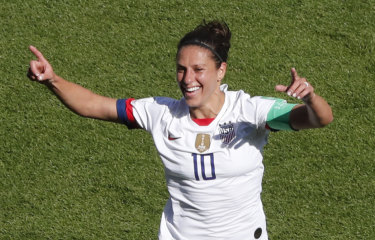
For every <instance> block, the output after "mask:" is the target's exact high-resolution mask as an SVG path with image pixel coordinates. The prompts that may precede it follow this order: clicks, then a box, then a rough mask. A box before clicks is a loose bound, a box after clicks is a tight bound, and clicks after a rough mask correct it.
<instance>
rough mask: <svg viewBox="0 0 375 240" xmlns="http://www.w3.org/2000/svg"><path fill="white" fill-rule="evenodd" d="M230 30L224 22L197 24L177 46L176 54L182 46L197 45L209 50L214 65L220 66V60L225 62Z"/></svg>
mask: <svg viewBox="0 0 375 240" xmlns="http://www.w3.org/2000/svg"><path fill="white" fill-rule="evenodd" d="M230 38H231V32H230V30H229V27H228V25H227V24H226V23H225V22H220V21H216V20H215V21H211V22H208V23H206V21H205V20H203V22H202V24H200V25H198V26H197V27H196V28H195V29H194V30H193V31H191V32H188V33H187V34H186V35H185V36H184V37H183V38H181V40H180V42H179V43H178V46H177V54H178V52H179V51H180V50H181V48H182V47H184V46H187V45H197V46H201V47H204V48H207V49H209V50H211V52H212V53H213V57H214V60H215V62H216V66H217V67H220V65H221V63H222V62H227V60H228V54H229V48H230Z"/></svg>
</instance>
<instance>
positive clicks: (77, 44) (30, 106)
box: [0, 0, 375, 239]
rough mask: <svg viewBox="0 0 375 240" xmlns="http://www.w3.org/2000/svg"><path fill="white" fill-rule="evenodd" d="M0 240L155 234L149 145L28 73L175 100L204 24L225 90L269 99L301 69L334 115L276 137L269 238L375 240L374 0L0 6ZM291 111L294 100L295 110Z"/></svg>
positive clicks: (158, 171)
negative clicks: (213, 38)
mask: <svg viewBox="0 0 375 240" xmlns="http://www.w3.org/2000/svg"><path fill="white" fill-rule="evenodd" d="M0 6H1V7H0V22H1V24H0V31H1V32H0V75H1V77H0V135H1V140H0V143H1V144H0V239H156V238H157V232H158V225H159V219H160V215H161V212H162V209H163V207H164V204H165V201H166V199H167V197H168V194H167V192H166V188H165V180H164V172H163V167H162V165H161V162H160V160H159V157H158V155H157V153H156V151H155V149H154V146H153V143H152V140H151V137H150V136H149V135H148V134H147V133H145V132H143V131H141V130H135V131H128V130H126V128H125V127H124V126H121V125H116V124H110V123H106V122H100V121H95V120H90V119H83V118H80V117H78V116H76V115H74V114H73V113H71V112H69V111H68V110H66V109H65V108H64V106H63V105H62V104H61V103H60V102H59V101H58V100H57V99H56V98H55V97H54V96H53V95H52V94H51V93H50V92H49V91H48V89H46V88H45V87H43V86H42V85H40V84H37V83H35V82H31V81H29V80H28V79H27V78H26V71H27V68H28V62H29V61H30V59H32V55H31V53H30V52H29V51H28V45H30V44H33V45H35V46H36V47H38V48H39V49H40V50H41V51H42V52H43V54H44V55H45V56H46V57H47V59H49V60H50V62H51V64H52V66H53V67H54V70H55V72H56V73H57V74H59V75H61V76H63V77H64V78H66V79H68V80H70V81H73V82H76V83H79V84H81V85H83V86H84V87H87V88H89V89H91V90H93V91H94V92H96V93H100V94H103V95H106V96H111V97H115V98H120V97H135V98H142V97H148V96H156V95H160V96H170V97H176V98H179V97H180V96H181V95H180V93H179V90H178V88H177V85H176V83H175V80H174V79H175V62H174V58H175V52H176V45H177V42H178V40H179V38H180V37H181V36H182V35H183V34H184V33H186V32H187V31H189V30H191V29H192V28H194V27H195V26H196V25H197V24H199V23H200V22H201V21H202V19H208V20H211V19H220V20H225V21H226V22H227V23H228V25H229V26H230V28H231V30H232V33H233V38H232V49H231V52H230V59H229V62H228V64H229V69H228V72H227V76H226V79H225V81H226V83H228V84H229V85H230V88H231V89H244V90H245V91H247V92H249V93H250V94H252V95H265V96H276V97H283V98H286V96H284V95H282V94H279V93H276V92H274V86H275V85H276V84H278V83H285V84H286V83H288V82H289V81H290V77H289V76H290V73H289V71H290V68H291V67H296V69H297V71H298V73H299V74H300V75H301V76H305V77H307V78H308V80H309V81H310V82H311V83H312V84H313V85H314V86H315V88H316V92H317V93H318V94H320V95H322V96H324V97H325V98H326V99H327V101H328V102H329V103H330V104H331V106H332V108H333V111H334V116H335V120H334V122H333V123H332V124H331V125H330V126H328V127H326V128H324V129H317V130H306V131H300V132H278V133H273V134H272V135H271V137H270V139H269V144H268V145H267V147H266V149H265V154H264V155H265V160H264V164H265V166H266V172H265V175H264V181H263V187H264V190H263V195H262V198H263V203H264V208H265V212H266V215H267V221H268V231H269V236H270V238H271V239H375V218H374V216H375V206H374V197H375V196H374V195H375V177H374V176H375V170H374V169H375V166H374V165H375V164H374V158H375V151H374V146H375V138H374V133H375V131H374V123H373V122H374V119H375V107H374V105H375V104H374V96H375V94H374V89H375V83H374V75H375V58H374V55H375V52H374V48H375V1H374V0H347V1H344V0H322V1H313V0H285V1H277V0H273V1H263V0H253V1H244V0H236V1H224V0H217V1H203V0H200V1H182V0H175V1H167V0H164V1H163V0H159V1H150V0H148V1H146V0H139V1H129V0H124V1H120V0H113V1H110V0H106V1H105V0H79V1H77V0H65V1H60V0H58V1H49V0H34V1H21V0H13V1H7V0H0ZM289 100H290V101H295V100H293V99H289Z"/></svg>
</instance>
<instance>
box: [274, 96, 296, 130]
mask: <svg viewBox="0 0 375 240" xmlns="http://www.w3.org/2000/svg"><path fill="white" fill-rule="evenodd" d="M274 100H275V103H274V104H273V105H272V107H271V109H270V111H269V112H268V114H267V126H268V127H269V128H271V130H274V131H278V130H294V129H293V128H292V126H291V125H290V121H289V117H290V112H291V111H292V109H293V108H294V106H296V105H297V104H291V103H287V102H286V101H285V100H282V99H277V98H274Z"/></svg>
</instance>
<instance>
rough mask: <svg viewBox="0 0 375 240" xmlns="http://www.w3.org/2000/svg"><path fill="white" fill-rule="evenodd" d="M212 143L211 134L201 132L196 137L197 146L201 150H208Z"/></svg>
mask: <svg viewBox="0 0 375 240" xmlns="http://www.w3.org/2000/svg"><path fill="white" fill-rule="evenodd" d="M210 145H211V136H210V135H209V134H203V133H199V134H198V135H197V137H196V139H195V148H196V149H197V150H198V151H199V152H201V153H202V152H204V151H207V150H208V149H209V148H210Z"/></svg>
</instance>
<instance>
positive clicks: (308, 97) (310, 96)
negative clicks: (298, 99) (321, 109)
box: [302, 92, 317, 104]
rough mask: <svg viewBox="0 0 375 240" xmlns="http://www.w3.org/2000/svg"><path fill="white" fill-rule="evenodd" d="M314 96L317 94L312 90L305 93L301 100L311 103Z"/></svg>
mask: <svg viewBox="0 0 375 240" xmlns="http://www.w3.org/2000/svg"><path fill="white" fill-rule="evenodd" d="M316 96H317V95H316V94H315V93H314V92H313V93H311V94H309V95H307V96H306V97H304V98H302V101H303V102H304V103H305V104H311V103H312V102H313V101H314V100H315V98H316Z"/></svg>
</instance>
